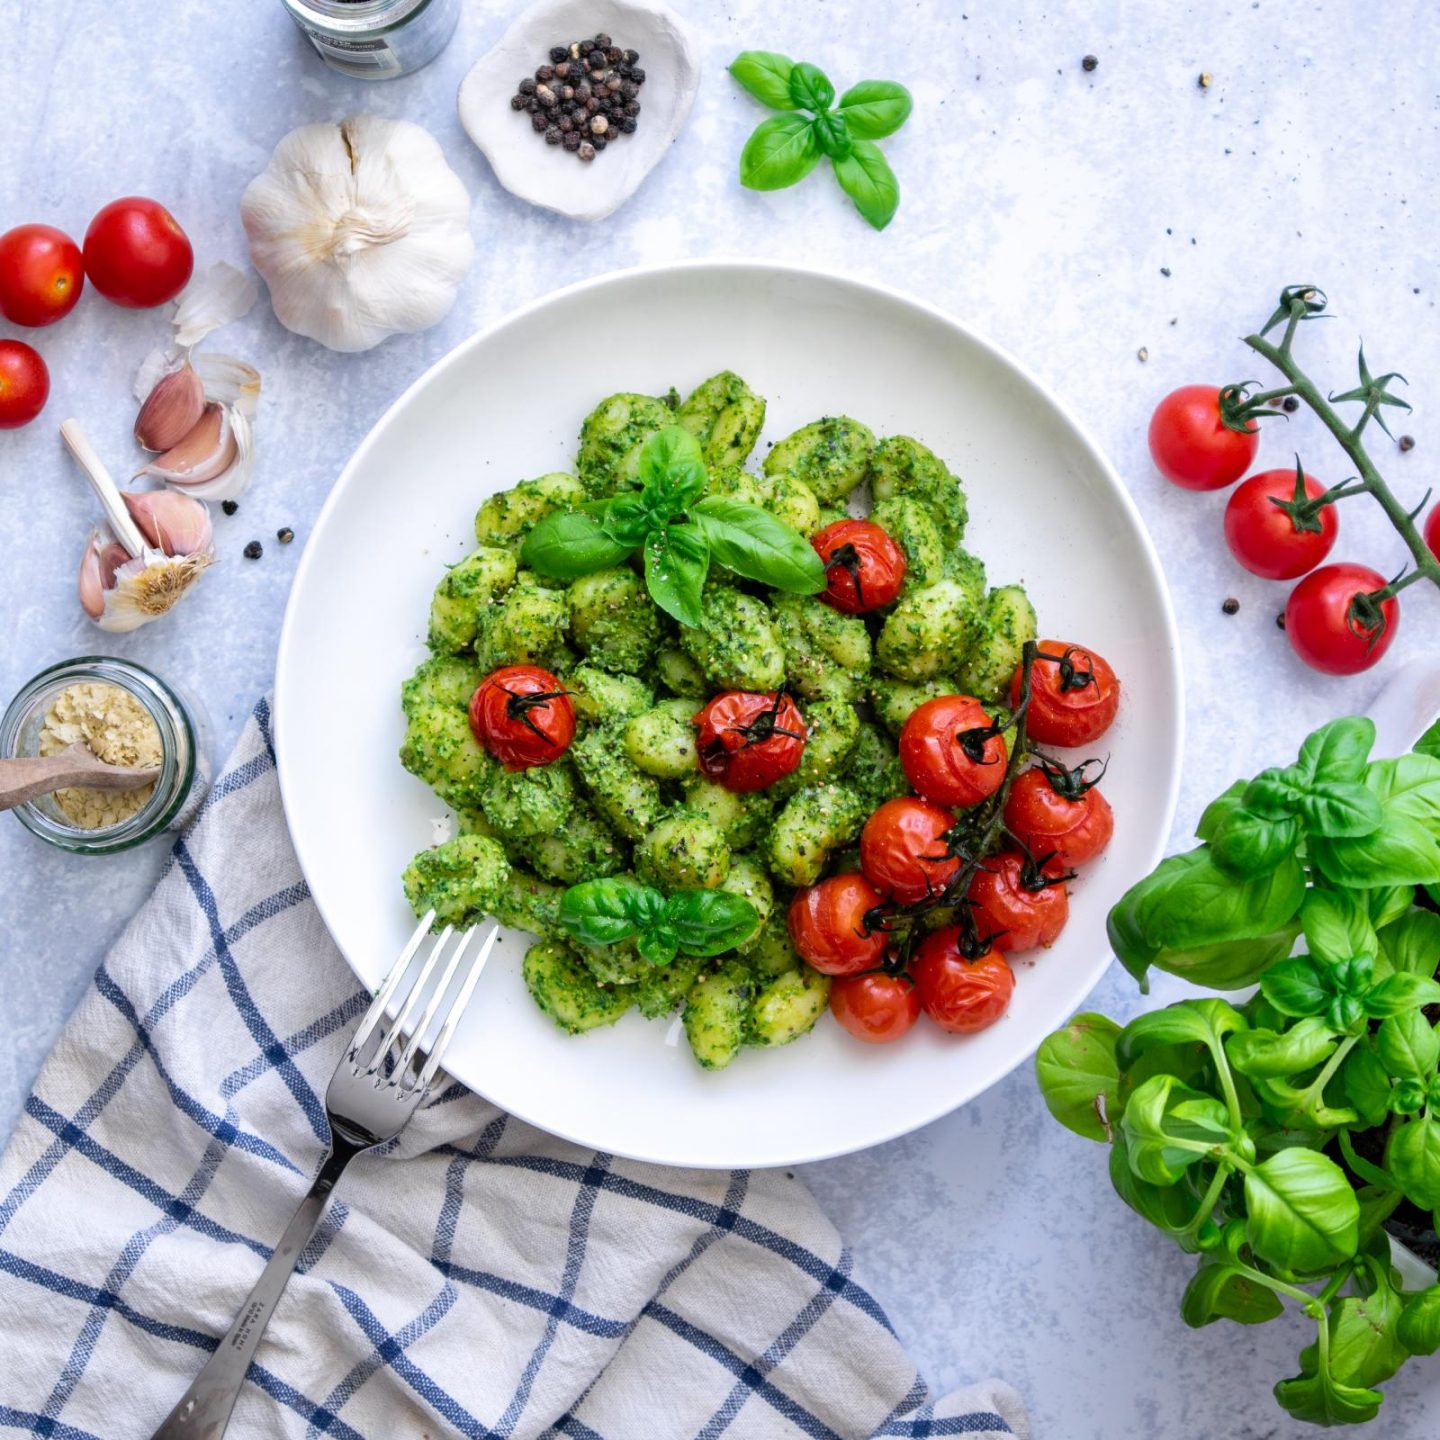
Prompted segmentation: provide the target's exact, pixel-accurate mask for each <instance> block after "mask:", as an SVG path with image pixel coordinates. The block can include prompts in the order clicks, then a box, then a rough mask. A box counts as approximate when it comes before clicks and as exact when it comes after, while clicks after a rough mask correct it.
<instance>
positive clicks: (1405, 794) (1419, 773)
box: [1365, 753, 1440, 830]
mask: <svg viewBox="0 0 1440 1440" xmlns="http://www.w3.org/2000/svg"><path fill="white" fill-rule="evenodd" d="M1365 784H1366V785H1367V786H1369V788H1370V789H1371V790H1373V791H1374V792H1375V794H1376V795H1378V796H1379V797H1380V800H1381V801H1382V803H1383V804H1384V806H1385V818H1386V820H1387V821H1389V820H1390V819H1391V818H1392V817H1394V816H1396V815H1403V816H1405V817H1406V818H1407V819H1409V820H1418V821H1420V822H1421V823H1422V824H1424V825H1427V826H1429V827H1430V828H1431V829H1432V830H1434V829H1440V758H1437V757H1436V756H1434V755H1417V754H1414V753H1412V754H1409V755H1401V756H1398V757H1397V758H1396V759H1394V760H1376V761H1373V762H1372V763H1371V765H1370V767H1369V768H1368V769H1367V770H1366V772H1365Z"/></svg>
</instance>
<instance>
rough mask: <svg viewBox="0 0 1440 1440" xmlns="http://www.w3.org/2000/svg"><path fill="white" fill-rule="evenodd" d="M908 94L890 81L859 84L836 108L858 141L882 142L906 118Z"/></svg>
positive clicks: (904, 89)
mask: <svg viewBox="0 0 1440 1440" xmlns="http://www.w3.org/2000/svg"><path fill="white" fill-rule="evenodd" d="M911 103H912V102H911V99H910V92H909V91H908V90H907V89H906V88H905V87H904V86H903V85H897V84H896V83H895V82H894V81H893V80H862V81H861V82H860V83H859V84H858V85H852V86H851V87H850V88H849V89H848V90H847V91H846V92H845V93H844V94H843V95H842V96H841V97H840V104H839V106H838V107H837V108H838V109H839V111H840V113H841V114H842V115H843V116H844V117H845V123H846V124H847V125H848V126H849V127H850V134H851V135H852V136H854V137H855V138H856V139H857V140H883V139H884V138H885V137H886V136H887V135H893V134H894V133H895V132H896V131H897V130H898V129H899V128H900V127H901V126H902V125H903V124H904V123H905V122H906V121H907V120H908V119H909V118H910V108H911Z"/></svg>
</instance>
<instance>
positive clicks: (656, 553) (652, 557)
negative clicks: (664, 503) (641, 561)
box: [645, 525, 710, 627]
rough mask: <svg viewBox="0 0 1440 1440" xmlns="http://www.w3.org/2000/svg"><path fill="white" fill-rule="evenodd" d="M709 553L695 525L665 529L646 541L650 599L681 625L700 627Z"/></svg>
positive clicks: (647, 585) (646, 579) (646, 580)
mask: <svg viewBox="0 0 1440 1440" xmlns="http://www.w3.org/2000/svg"><path fill="white" fill-rule="evenodd" d="M709 563H710V551H709V547H708V546H707V545H706V543H705V536H704V535H703V534H702V533H701V531H700V529H699V528H698V527H697V526H695V525H666V526H665V527H664V528H663V529H660V530H656V531H655V532H654V533H653V534H651V535H650V536H648V537H647V538H646V541H645V586H646V588H647V589H648V590H649V591H650V598H651V599H652V600H653V601H654V602H655V603H656V604H657V605H658V606H659V607H660V608H661V609H662V610H663V611H665V613H666V614H667V615H673V616H674V617H675V619H677V620H678V621H679V622H680V623H681V624H682V625H689V626H692V627H694V626H697V625H699V624H700V622H701V621H702V620H703V619H704V618H705V616H704V612H703V611H702V610H701V608H700V597H701V593H702V592H703V591H704V589H705V572H706V570H707V569H708V568H709Z"/></svg>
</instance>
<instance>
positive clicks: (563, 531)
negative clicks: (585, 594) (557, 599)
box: [520, 510, 635, 580]
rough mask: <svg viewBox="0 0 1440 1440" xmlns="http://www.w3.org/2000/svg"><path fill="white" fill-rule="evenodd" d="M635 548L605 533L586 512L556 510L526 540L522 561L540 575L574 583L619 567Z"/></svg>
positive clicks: (521, 549) (521, 552) (522, 550)
mask: <svg viewBox="0 0 1440 1440" xmlns="http://www.w3.org/2000/svg"><path fill="white" fill-rule="evenodd" d="M634 548H635V547H634V546H633V545H624V544H621V543H620V542H619V541H618V540H615V539H614V538H613V537H612V536H610V535H607V534H606V533H605V529H604V527H603V526H602V525H601V524H600V522H599V521H598V520H597V519H596V518H595V517H594V516H593V515H587V514H585V513H584V512H583V511H579V510H569V511H563V512H562V511H552V512H551V513H550V514H549V515H547V516H545V518H544V519H543V520H541V521H540V522H539V523H538V524H537V525H536V526H535V528H534V529H533V530H532V531H531V532H530V533H529V534H528V535H527V536H526V537H525V540H524V543H523V544H522V545H521V546H520V558H521V560H523V561H524V563H525V564H526V565H528V566H529V567H530V568H531V569H532V570H533V571H535V573H536V574H537V575H546V576H549V577H550V578H551V579H553V580H574V579H576V578H577V577H578V576H581V575H590V574H593V573H594V572H595V571H596V570H607V569H609V567H610V566H612V565H618V564H619V563H620V562H621V561H622V560H623V559H624V558H625V557H626V556H627V555H628V554H629V553H630V551H631V550H633V549H634Z"/></svg>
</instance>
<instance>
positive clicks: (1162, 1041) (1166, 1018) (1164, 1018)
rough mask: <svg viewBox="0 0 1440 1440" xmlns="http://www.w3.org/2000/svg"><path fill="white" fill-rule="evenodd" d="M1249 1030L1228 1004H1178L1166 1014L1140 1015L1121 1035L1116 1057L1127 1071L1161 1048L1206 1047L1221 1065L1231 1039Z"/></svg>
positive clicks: (1215, 1001)
mask: <svg viewBox="0 0 1440 1440" xmlns="http://www.w3.org/2000/svg"><path fill="white" fill-rule="evenodd" d="M1246 1028H1248V1027H1247V1024H1246V1020H1245V1017H1244V1016H1243V1015H1242V1014H1241V1013H1240V1012H1239V1011H1238V1010H1237V1009H1235V1007H1234V1006H1233V1005H1231V1004H1229V1003H1227V1002H1226V1001H1224V1000H1219V999H1215V998H1213V997H1210V996H1206V997H1205V998H1204V999H1199V1000H1177V1001H1176V1002H1175V1003H1174V1004H1173V1005H1167V1006H1166V1007H1165V1008H1164V1009H1163V1010H1151V1011H1149V1012H1148V1013H1147V1014H1144V1015H1137V1016H1136V1017H1135V1019H1133V1020H1132V1021H1131V1022H1130V1023H1129V1024H1128V1025H1127V1026H1126V1027H1125V1028H1124V1029H1123V1030H1122V1031H1121V1032H1120V1036H1119V1039H1118V1041H1117V1042H1116V1046H1115V1056H1116V1059H1117V1060H1118V1061H1119V1063H1120V1064H1121V1065H1123V1066H1125V1067H1126V1068H1127V1069H1128V1068H1129V1067H1130V1066H1131V1065H1132V1064H1134V1062H1135V1061H1136V1060H1137V1059H1139V1057H1140V1056H1141V1055H1142V1054H1144V1053H1145V1051H1147V1050H1150V1049H1153V1048H1154V1047H1155V1046H1157V1045H1186V1044H1196V1045H1204V1046H1205V1047H1206V1049H1208V1050H1209V1051H1210V1054H1211V1056H1212V1057H1213V1058H1214V1060H1215V1063H1216V1064H1217V1065H1218V1064H1219V1063H1220V1060H1221V1058H1222V1056H1221V1047H1222V1045H1223V1042H1224V1039H1225V1037H1226V1036H1227V1035H1234V1034H1236V1033H1237V1032H1239V1031H1242V1030H1245V1029H1246Z"/></svg>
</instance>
